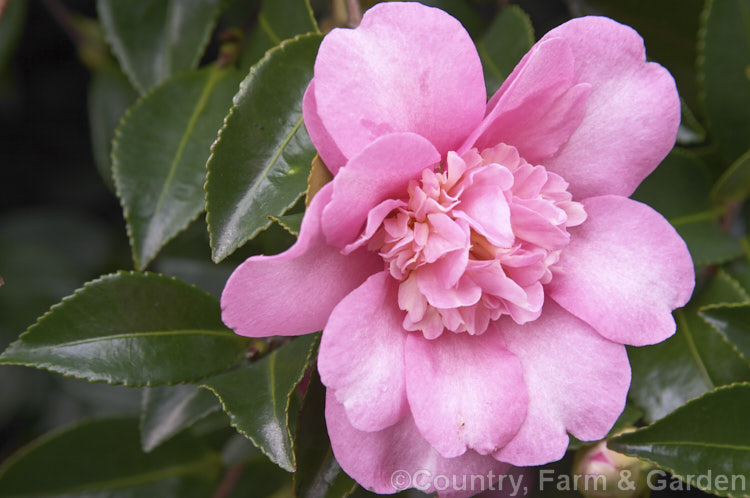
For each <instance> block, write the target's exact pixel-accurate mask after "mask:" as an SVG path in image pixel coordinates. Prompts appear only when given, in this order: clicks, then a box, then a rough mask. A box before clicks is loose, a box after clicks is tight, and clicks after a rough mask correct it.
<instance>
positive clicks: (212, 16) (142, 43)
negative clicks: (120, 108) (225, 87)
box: [97, 0, 225, 93]
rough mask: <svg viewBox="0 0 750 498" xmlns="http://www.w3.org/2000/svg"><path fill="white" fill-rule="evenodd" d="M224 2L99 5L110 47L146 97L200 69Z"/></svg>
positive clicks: (103, 1)
mask: <svg viewBox="0 0 750 498" xmlns="http://www.w3.org/2000/svg"><path fill="white" fill-rule="evenodd" d="M224 3H225V2H224V1H223V0H139V1H138V2H123V1H121V0H98V2H97V10H98V12H99V19H100V20H101V22H102V26H103V27H104V31H105V35H106V37H107V41H108V42H109V44H110V45H111V47H112V51H113V52H114V53H115V56H116V57H117V60H119V61H120V65H121V66H122V68H123V70H124V71H125V74H127V75H128V77H129V78H130V81H131V82H132V83H133V86H135V87H136V88H137V89H138V90H139V91H140V92H141V93H145V92H146V91H148V90H149V89H150V88H152V87H154V86H156V85H157V84H159V83H161V82H162V81H164V80H166V79H167V78H169V77H170V76H172V75H174V74H177V73H179V72H181V71H184V70H186V69H192V68H194V67H196V66H197V65H198V62H199V61H200V58H201V55H202V54H203V50H204V49H205V47H206V44H207V43H208V40H209V37H210V36H211V32H212V31H213V28H214V25H215V24H216V20H217V18H218V16H219V14H220V13H221V10H222V8H223V7H224Z"/></svg>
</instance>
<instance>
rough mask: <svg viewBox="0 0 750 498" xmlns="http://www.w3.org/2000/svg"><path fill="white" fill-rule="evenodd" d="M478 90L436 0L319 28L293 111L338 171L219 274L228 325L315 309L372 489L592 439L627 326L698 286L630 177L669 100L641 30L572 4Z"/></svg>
mask: <svg viewBox="0 0 750 498" xmlns="http://www.w3.org/2000/svg"><path fill="white" fill-rule="evenodd" d="M485 95H486V93H485V86H484V80H483V77H482V67H481V63H480V60H479V57H478V55H477V51H476V49H475V47H474V45H473V43H472V41H471V39H470V37H469V35H468V34H467V33H466V31H465V30H464V29H463V27H462V26H461V25H460V23H459V22H458V21H456V20H455V19H454V18H452V17H451V16H449V15H448V14H446V13H444V12H442V11H440V10H437V9H434V8H429V7H425V6H422V5H420V4H416V3H395V2H394V3H384V4H379V5H376V6H375V7H373V8H372V9H370V10H369V11H368V12H367V13H366V14H365V16H364V17H363V19H362V23H361V24H360V26H359V27H358V28H356V29H353V30H350V29H336V30H334V31H332V32H331V33H329V34H328V35H327V36H326V37H325V39H324V40H323V43H322V44H321V46H320V51H319V53H318V56H317V59H316V62H315V71H314V78H313V81H312V82H311V83H310V86H309V87H308V90H307V93H306V94H305V97H304V101H303V109H304V118H305V125H306V127H307V130H308V132H309V134H310V137H311V139H312V141H313V143H314V145H315V147H316V148H317V150H318V152H319V154H320V156H321V158H322V160H323V161H324V162H325V164H326V165H327V167H328V168H329V169H330V170H331V172H332V173H333V174H334V175H335V176H334V179H333V181H332V182H330V183H329V184H327V185H326V186H325V187H323V189H322V190H320V191H319V192H318V193H317V195H316V196H315V197H314V199H313V201H312V203H311V204H310V206H309V208H308V210H307V212H306V213H305V217H304V220H303V222H302V229H301V233H300V236H299V239H298V240H297V242H296V244H295V245H294V246H293V247H292V248H290V249H289V250H288V251H286V252H284V253H282V254H279V255H276V256H270V257H267V256H255V257H252V258H250V259H248V260H247V261H245V262H244V263H243V264H242V265H241V266H240V267H239V268H237V270H236V271H235V272H234V274H233V275H232V277H231V278H230V279H229V281H228V283H227V286H226V288H225V289H224V293H223V295H222V309H223V319H224V322H225V323H226V324H227V325H228V326H229V327H231V328H233V329H234V330H235V331H236V332H237V333H238V334H242V335H247V336H253V337H263V336H270V335H297V334H306V333H309V332H314V331H317V330H320V329H323V336H322V342H321V345H320V352H319V357H318V369H319V371H320V375H321V379H322V381H323V383H324V384H325V385H326V387H327V392H328V394H327V402H326V420H327V423H328V431H329V435H330V439H331V444H332V446H333V451H334V453H335V456H336V459H337V460H338V461H339V463H340V464H341V467H342V468H343V469H344V470H345V471H346V472H347V473H348V474H349V475H351V476H352V477H353V478H354V479H356V480H357V481H358V482H359V483H360V484H362V485H363V486H364V487H366V488H368V489H371V490H374V491H376V492H379V493H393V492H395V491H397V489H396V488H397V487H399V486H401V485H403V484H404V483H403V482H400V483H394V482H393V481H392V475H394V472H395V471H397V470H398V471H405V472H406V473H409V475H410V476H413V475H415V473H416V472H417V471H421V472H420V473H419V476H420V478H421V479H422V481H421V482H413V481H409V482H407V483H406V485H412V486H419V487H421V488H423V489H426V490H428V491H432V490H435V489H437V490H438V491H441V488H440V487H438V486H437V483H438V481H437V480H435V481H430V480H429V479H430V478H434V477H435V476H449V477H450V476H452V477H451V479H456V478H457V479H458V480H457V482H459V483H460V482H461V477H462V476H472V475H486V474H487V473H488V471H493V472H495V474H497V473H500V472H504V471H505V470H507V468H508V464H513V465H517V466H528V465H538V464H544V463H547V462H550V461H553V460H557V459H560V458H561V457H562V456H563V454H564V453H565V451H566V448H567V446H568V433H571V434H573V435H574V436H576V437H577V438H579V439H582V440H587V441H588V440H597V439H600V438H602V437H604V436H605V435H606V434H607V432H608V431H609V429H610V428H611V427H612V425H613V423H614V422H615V420H616V419H617V417H618V415H619V414H620V412H621V411H622V409H623V407H624V405H625V397H626V394H627V390H628V386H629V384H630V366H629V363H628V358H627V355H626V352H625V346H624V345H625V344H629V345H633V346H641V345H645V344H654V343H657V342H660V341H662V340H664V339H666V338H667V337H669V336H670V335H672V334H673V333H674V331H675V323H674V320H673V318H672V315H671V311H672V310H673V309H675V308H677V307H680V306H683V305H684V304H685V303H686V302H687V300H688V299H689V297H690V295H691V293H692V290H693V285H694V273H693V264H692V261H691V259H690V255H689V253H688V251H687V248H686V246H685V243H684V242H683V241H682V239H681V238H680V237H679V236H678V235H677V233H676V232H675V231H674V229H673V228H672V227H671V226H670V225H669V223H667V221H666V220H665V219H664V218H663V217H662V216H660V215H659V214H658V213H656V212H655V211H653V210H652V209H651V208H649V207H648V206H645V205H643V204H640V203H638V202H635V201H632V200H630V199H628V198H627V196H629V195H630V194H631V193H632V192H633V191H634V190H635V188H636V187H637V186H638V184H639V183H640V182H641V180H643V179H644V178H645V177H646V176H647V175H648V174H649V173H650V172H651V171H652V170H653V169H654V168H655V167H656V165H657V164H658V163H659V162H660V161H661V160H662V159H663V158H664V156H665V155H666V154H667V153H668V152H669V150H670V149H671V147H672V145H673V144H674V140H675V135H676V132H677V127H678V123H679V119H680V103H679V99H678V96H677V91H676V89H675V84H674V81H673V79H672V77H671V76H670V75H669V73H668V72H667V71H666V70H665V69H664V68H662V67H661V66H659V65H657V64H653V63H647V62H646V61H645V53H644V47H643V41H642V40H641V38H640V37H639V36H638V34H637V33H636V32H635V31H633V30H632V29H630V28H628V27H626V26H623V25H621V24H618V23H616V22H614V21H612V20H610V19H606V18H600V17H587V18H580V19H574V20H572V21H570V22H567V23H565V24H563V25H562V26H560V27H558V28H556V29H553V30H552V31H550V32H549V33H547V34H546V35H545V36H544V37H543V38H542V39H541V40H540V41H539V42H538V43H537V44H536V45H535V46H534V47H533V48H532V49H531V51H530V52H529V53H528V54H527V55H526V56H525V57H524V58H523V59H522V60H521V62H520V63H519V64H518V66H517V67H516V69H515V70H514V71H513V73H512V74H511V75H510V76H509V77H508V79H507V80H506V81H505V83H504V84H503V86H502V87H501V88H500V90H498V92H497V93H496V94H495V95H494V96H493V97H492V98H491V99H490V100H489V102H486V98H485ZM425 479H427V481H425ZM402 481H403V479H402ZM451 486H453V484H451ZM452 490H453V488H448V489H447V490H446V491H445V493H450V492H452ZM472 491H478V490H472ZM458 494H471V492H469V491H463V492H459V493H458Z"/></svg>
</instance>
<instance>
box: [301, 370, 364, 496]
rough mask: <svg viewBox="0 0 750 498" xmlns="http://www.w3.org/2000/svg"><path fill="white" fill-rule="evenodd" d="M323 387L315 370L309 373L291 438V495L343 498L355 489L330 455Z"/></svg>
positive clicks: (331, 452)
mask: <svg viewBox="0 0 750 498" xmlns="http://www.w3.org/2000/svg"><path fill="white" fill-rule="evenodd" d="M325 401H326V389H325V387H324V386H323V384H321V383H320V377H319V376H318V374H317V372H314V373H313V374H312V375H311V379H310V383H309V384H308V386H307V393H306V394H305V400H304V403H303V405H302V411H301V412H300V415H299V421H298V423H297V435H296V436H295V438H294V454H295V456H296V458H297V472H295V473H294V496H296V497H298V498H344V497H347V496H349V495H350V494H352V493H353V492H354V490H355V489H356V488H357V483H356V482H354V480H353V479H352V478H351V477H349V476H348V475H346V474H345V473H344V471H343V470H341V466H340V465H339V464H338V462H337V461H336V458H335V457H334V456H333V450H332V449H331V442H330V441H329V439H328V431H327V430H326V420H325Z"/></svg>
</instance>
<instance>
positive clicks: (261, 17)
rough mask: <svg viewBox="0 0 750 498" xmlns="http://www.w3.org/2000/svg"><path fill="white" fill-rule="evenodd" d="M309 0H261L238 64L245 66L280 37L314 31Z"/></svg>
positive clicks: (258, 57)
mask: <svg viewBox="0 0 750 498" xmlns="http://www.w3.org/2000/svg"><path fill="white" fill-rule="evenodd" d="M317 32H318V23H317V22H315V16H314V15H313V11H312V8H311V7H310V2H309V1H308V0H261V8H260V11H259V12H258V17H257V18H256V25H255V28H254V29H253V31H252V33H251V34H250V36H249V37H248V39H247V42H246V43H245V49H244V50H243V52H242V56H241V58H240V62H239V66H240V68H242V69H243V70H248V69H250V67H252V66H254V65H255V64H256V63H257V62H258V61H259V60H261V59H262V58H263V56H264V55H265V53H266V52H267V51H268V50H270V49H272V48H273V47H275V46H277V45H279V44H280V43H281V42H282V41H284V40H288V39H290V38H294V37H295V36H297V35H303V34H305V33H317Z"/></svg>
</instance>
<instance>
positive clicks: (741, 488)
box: [607, 384, 750, 496]
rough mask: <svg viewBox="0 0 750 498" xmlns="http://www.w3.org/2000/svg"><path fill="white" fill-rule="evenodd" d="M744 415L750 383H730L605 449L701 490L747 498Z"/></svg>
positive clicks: (749, 459)
mask: <svg viewBox="0 0 750 498" xmlns="http://www.w3.org/2000/svg"><path fill="white" fill-rule="evenodd" d="M748 413H750V384H736V385H733V386H728V387H723V388H719V389H716V390H715V391H713V392H710V393H706V394H705V395H704V396H701V397H700V398H698V399H695V400H693V401H690V402H689V403H688V404H686V405H685V406H682V407H680V408H678V409H677V410H675V411H674V412H673V413H671V414H670V415H668V416H666V417H664V418H663V419H661V420H658V421H657V422H655V423H654V424H653V425H651V426H649V427H645V428H643V429H640V430H638V431H635V432H630V433H627V434H623V435H621V436H618V437H617V438H614V439H612V440H611V441H609V442H608V443H607V445H608V446H609V447H610V448H612V449H613V450H615V451H619V452H620V453H625V454H626V455H631V456H636V457H638V458H641V459H643V460H646V461H649V462H652V463H654V464H656V465H658V466H659V467H662V468H664V469H666V470H668V471H670V472H672V473H673V474H675V475H676V476H678V477H680V478H681V479H683V480H685V481H687V482H688V483H690V484H691V485H692V486H696V487H698V488H700V489H703V490H704V491H708V492H710V493H713V494H716V495H719V496H748V495H749V494H750V431H748V430H747V414H748ZM709 475H710V477H709ZM699 476H703V477H702V478H700V477H699ZM719 476H725V477H724V479H721V478H719ZM734 476H737V477H734ZM720 479H721V480H720Z"/></svg>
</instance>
